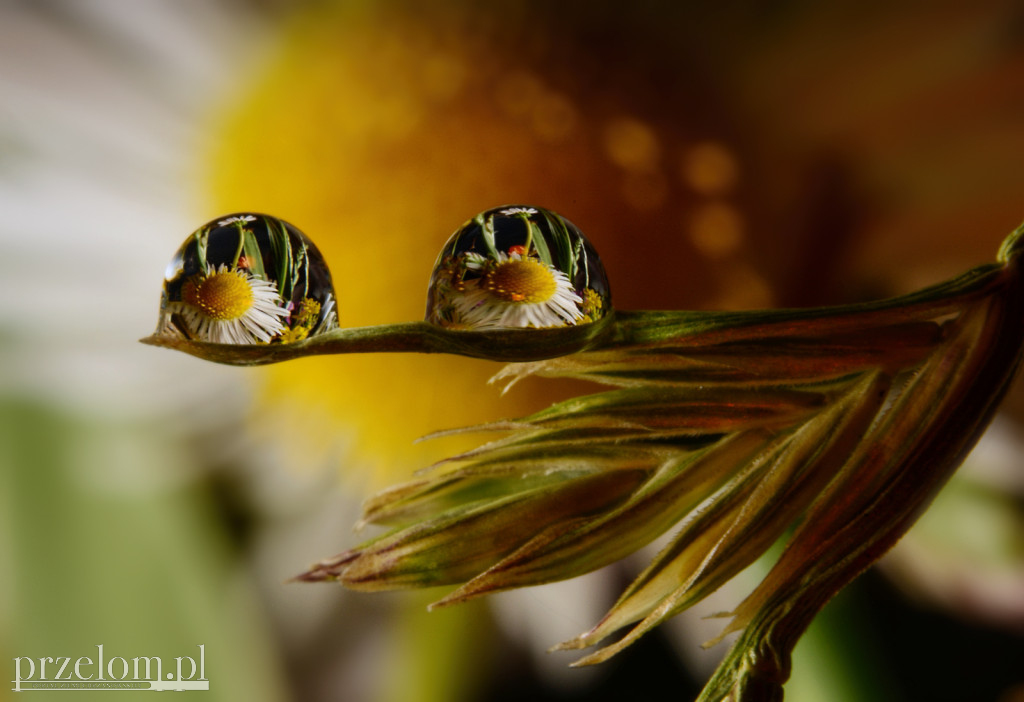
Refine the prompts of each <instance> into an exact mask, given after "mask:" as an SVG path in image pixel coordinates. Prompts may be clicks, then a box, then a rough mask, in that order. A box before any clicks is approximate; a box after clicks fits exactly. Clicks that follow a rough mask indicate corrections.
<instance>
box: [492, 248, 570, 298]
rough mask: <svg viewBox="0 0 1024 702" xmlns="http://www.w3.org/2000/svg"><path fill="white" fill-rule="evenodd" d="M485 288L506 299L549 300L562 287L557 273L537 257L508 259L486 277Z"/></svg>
mask: <svg viewBox="0 0 1024 702" xmlns="http://www.w3.org/2000/svg"><path fill="white" fill-rule="evenodd" d="M483 287H484V290H486V291H487V292H489V293H491V294H492V295H494V296H495V297H497V298H499V299H501V300H504V301H505V302H528V303H537V302H547V301H548V300H550V299H551V298H552V297H554V294H555V292H556V291H557V290H558V283H557V282H556V281H555V276H554V275H553V274H552V273H551V271H550V270H548V267H547V266H545V265H544V264H543V263H541V262H540V261H538V260H536V259H532V258H523V259H519V260H511V261H506V262H505V263H501V264H499V265H498V266H496V267H495V268H494V269H493V270H490V271H488V272H487V273H486V274H484V277H483Z"/></svg>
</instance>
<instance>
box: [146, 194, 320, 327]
mask: <svg viewBox="0 0 1024 702" xmlns="http://www.w3.org/2000/svg"><path fill="white" fill-rule="evenodd" d="M337 320H338V317H337V310H336V309H335V299H334V285H333V283H332V282H331V273H330V271H328V270H327V265H326V264H325V263H324V260H323V257H322V256H321V255H320V252H319V251H317V249H316V247H315V246H314V245H313V242H311V241H310V240H309V239H308V238H307V237H306V235H305V234H303V233H302V232H300V231H299V230H298V229H296V228H295V227H293V226H292V225H291V224H288V223H287V222H285V221H283V220H280V219H277V218H275V217H270V216H267V215H261V214H255V213H247V212H242V213H237V214H233V215H227V216H224V217H220V218H218V219H215V220H213V221H211V222H207V223H206V224H204V225H203V226H202V227H200V228H199V229H197V230H196V231H195V232H193V233H192V234H191V235H190V236H189V237H188V239H186V240H185V243H184V244H182V245H181V248H179V249H178V251H177V253H175V254H174V258H172V259H171V262H170V263H169V264H168V265H167V271H166V273H165V274H164V288H163V294H162V296H161V300H160V321H159V323H158V324H157V334H161V335H164V334H166V335H173V336H184V337H185V338H188V339H192V340H194V341H207V342H212V343H217V344H260V343H264V344H265V343H270V342H272V341H273V342H281V343H288V342H292V341H301V340H302V339H305V338H307V337H309V336H313V335H316V334H319V333H321V332H324V331H328V330H330V329H333V328H335V327H337V324H338V322H337Z"/></svg>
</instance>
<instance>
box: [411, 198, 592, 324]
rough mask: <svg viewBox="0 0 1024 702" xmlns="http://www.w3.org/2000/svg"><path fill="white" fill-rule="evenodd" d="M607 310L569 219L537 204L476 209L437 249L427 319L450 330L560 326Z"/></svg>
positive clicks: (585, 247)
mask: <svg viewBox="0 0 1024 702" xmlns="http://www.w3.org/2000/svg"><path fill="white" fill-rule="evenodd" d="M610 309H611V293H610V292H609V288H608V278H607V276H606V275H605V272H604V266H603V265H602V263H601V259H599V258H598V256H597V252H596V251H595V250H594V247H593V246H592V245H591V244H590V242H589V241H588V240H587V238H586V237H585V236H584V235H583V233H582V232H581V231H580V230H579V229H578V228H577V227H576V225H574V224H573V223H572V222H570V221H569V220H567V219H565V218H564V217H562V216H560V215H558V214H555V213H554V212H551V211H550V210H545V209H543V208H540V207H530V206H523V205H507V206H504V207H497V208H494V209H491V210H486V211H484V212H481V213H480V214H478V215H477V216H476V217H474V218H473V219H471V220H469V221H468V222H466V223H465V224H464V225H462V227H461V228H459V230H458V231H456V232H455V233H454V234H453V235H452V237H451V238H450V239H449V240H448V243H447V244H445V246H444V248H443V249H442V250H441V254H440V256H438V258H437V263H435V264H434V272H433V274H432V275H431V277H430V288H429V291H428V298H427V321H428V322H431V323H433V324H438V325H440V326H443V327H448V328H453V329H509V328H520V327H534V328H538V329H539V328H546V327H561V326H572V325H577V324H587V323H590V322H594V321H597V320H598V319H600V318H602V317H604V316H605V315H606V314H608V311H609V310H610Z"/></svg>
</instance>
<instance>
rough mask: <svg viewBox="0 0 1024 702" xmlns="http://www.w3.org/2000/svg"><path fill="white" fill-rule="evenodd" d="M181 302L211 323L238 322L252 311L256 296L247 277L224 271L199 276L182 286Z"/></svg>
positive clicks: (238, 272) (243, 274) (238, 273)
mask: <svg viewBox="0 0 1024 702" xmlns="http://www.w3.org/2000/svg"><path fill="white" fill-rule="evenodd" d="M181 299H182V300H183V301H184V302H185V303H186V304H189V305H192V306H193V307H195V308H197V309H199V310H200V311H202V313H203V314H205V315H206V316H207V317H209V318H211V319H219V320H222V321H227V320H230V319H238V318H239V317H241V316H242V315H244V314H245V313H246V312H248V311H249V308H250V307H252V302H253V296H252V288H251V287H250V286H249V281H248V280H246V278H245V273H242V272H240V271H220V272H217V273H213V274H211V275H209V276H195V277H194V278H191V279H189V280H187V281H186V282H185V284H184V285H182V286H181Z"/></svg>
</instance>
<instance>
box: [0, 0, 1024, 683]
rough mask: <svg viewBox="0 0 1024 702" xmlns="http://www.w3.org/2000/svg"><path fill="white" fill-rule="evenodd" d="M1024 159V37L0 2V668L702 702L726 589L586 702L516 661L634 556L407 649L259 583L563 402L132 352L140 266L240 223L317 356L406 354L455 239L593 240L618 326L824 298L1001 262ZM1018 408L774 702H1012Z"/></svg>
mask: <svg viewBox="0 0 1024 702" xmlns="http://www.w3.org/2000/svg"><path fill="white" fill-rule="evenodd" d="M1022 163H1024V5H1021V4H1020V3H1019V2H1009V1H1008V2H997V1H988V2H977V3H971V4H970V5H969V6H968V5H967V4H965V3H952V2H950V3H941V2H940V3H901V4H899V6H898V7H895V8H894V7H893V6H892V5H891V4H890V3H880V2H852V1H851V2H846V1H842V2H832V3H827V4H825V3H812V2H807V1H805V0H787V1H785V2H780V3H773V4H771V7H769V6H768V5H767V4H761V3H741V2H722V3H675V2H653V1H647V2H633V3H628V4H627V3H612V2H583V1H581V0H568V1H564V2H558V3H549V2H543V1H542V0H497V1H496V2H491V3H488V4H486V5H484V4H482V3H471V2H468V1H467V2H458V1H457V0H446V1H438V2H432V3H429V5H427V4H426V3H417V2H412V1H411V0H410V1H408V2H402V1H398V0H396V1H388V2H383V1H379V2H374V1H372V0H358V1H356V0H348V1H345V0H337V1H334V2H331V1H328V0H319V1H313V0H307V1H294V2H288V1H286V0H133V2H120V1H118V0H21V1H19V0H0V242H2V244H3V256H0V660H6V661H9V662H8V663H6V664H4V665H6V666H8V667H9V668H10V669H11V670H12V674H13V665H12V663H10V661H11V659H12V658H14V657H18V656H30V657H35V658H38V657H41V656H71V657H78V656H88V655H91V654H92V653H93V652H94V651H95V646H96V645H97V644H104V645H105V648H106V649H107V651H108V652H110V653H108V655H122V656H126V657H129V658H130V657H132V656H142V655H146V656H163V657H164V658H165V660H171V659H173V658H174V657H175V656H182V655H192V653H194V651H195V650H196V649H195V647H196V646H197V645H199V644H203V645H204V646H205V651H206V662H207V677H208V678H209V679H210V681H211V684H210V691H209V692H208V693H203V694H205V695H207V696H208V697H209V698H210V699H218V700H242V699H245V700H255V701H263V700H266V701H271V700H273V701H291V700H296V701H298V700H302V701H306V700H309V701H311V702H318V701H320V700H341V701H343V702H391V701H395V702H432V701H435V700H436V701H438V702H460V701H466V702H497V701H504V700H518V699H523V698H528V699H533V700H552V701H554V700H605V699H609V700H610V699H622V698H624V697H625V696H627V695H628V696H629V698H631V699H647V698H648V697H650V698H652V699H656V697H655V695H656V694H659V691H663V690H665V689H670V690H672V695H673V696H674V698H676V699H691V698H692V697H693V696H695V695H696V694H697V691H698V690H699V689H700V686H701V684H702V682H703V680H704V679H705V678H706V677H707V675H708V674H709V673H710V671H711V670H712V669H713V667H714V665H715V663H716V661H717V659H718V657H720V656H721V655H722V653H723V652H724V649H725V646H724V645H723V646H720V647H718V648H716V649H712V650H711V651H703V650H702V649H701V648H700V647H699V644H700V643H701V642H702V641H704V640H707V639H708V638H711V637H712V636H714V635H715V633H717V627H718V626H720V624H719V623H715V622H713V621H712V622H707V621H704V620H702V619H701V616H703V615H705V614H707V613H709V612H713V611H721V610H723V609H728V608H729V607H730V605H733V604H735V603H737V602H738V601H739V600H740V599H741V598H742V596H743V594H744V593H745V592H746V591H747V590H748V589H749V587H750V585H751V582H752V581H750V580H744V579H743V578H741V579H740V580H741V582H737V583H736V584H734V585H733V586H731V587H730V588H726V589H724V590H723V591H722V592H720V593H718V595H717V596H716V598H715V600H714V601H713V602H711V603H709V604H708V605H707V607H706V608H705V609H704V610H702V611H700V612H696V613H687V614H686V615H684V616H681V617H678V618H677V619H676V620H674V621H673V622H672V623H671V624H670V625H667V626H664V627H662V630H660V631H658V632H656V633H654V634H652V635H649V636H648V637H646V639H645V640H644V641H642V642H641V643H640V644H639V645H637V646H635V647H634V648H633V649H631V650H629V651H627V652H626V653H624V654H623V655H621V656H620V657H618V658H617V659H615V660H613V661H612V662H610V663H608V664H606V665H604V666H601V667H600V668H597V669H588V670H570V669H568V668H567V664H568V663H569V662H571V661H572V660H573V657H572V656H571V655H566V654H559V655H553V654H545V653H544V650H545V649H546V648H547V647H548V646H550V645H553V644H555V643H557V642H559V641H561V640H563V639H566V638H569V637H571V636H574V635H575V634H578V633H580V632H582V631H584V630H586V629H588V628H589V627H590V626H591V625H592V624H593V623H595V622H596V621H597V619H598V618H599V617H600V615H601V614H602V613H603V611H604V609H605V608H607V607H608V606H609V605H610V604H611V602H612V601H613V600H614V598H615V597H616V595H617V593H618V592H619V591H620V590H621V588H622V587H623V586H624V585H625V583H627V582H628V579H629V577H630V574H631V573H634V572H635V571H636V569H637V568H638V567H640V565H641V564H642V563H643V562H644V559H643V558H639V559H637V560H635V561H631V562H627V563H625V564H622V565H621V566H616V567H613V568H609V569H606V570H604V571H601V572H599V573H597V574H594V575H591V576H587V577H586V578H583V579H580V580H575V581H570V582H568V583H562V584H557V585H554V586H549V587H543V588H536V589H532V590H528V591H523V592H515V593H506V594H502V595H499V596H496V597H492V598H490V601H489V602H485V603H481V604H476V605H472V606H463V607H461V608H456V609H453V610H442V611H439V612H436V613H432V614H429V615H428V614H427V613H426V612H425V610H424V606H425V604H426V603H427V602H429V601H431V600H432V599H437V597H438V596H439V593H421V594H415V595H403V594H385V595H367V594H353V593H347V592H344V591H342V590H341V589H340V588H335V587H332V586H309V585H297V584H286V583H285V581H286V580H287V579H288V578H289V577H291V576H293V575H295V574H297V573H298V572H301V571H302V570H303V569H305V567H306V566H307V565H308V564H309V563H311V562H313V561H315V560H318V559H320V558H323V557H326V556H329V555H332V554H334V553H337V552H340V551H342V550H344V549H345V548H348V547H350V546H352V545H354V544H355V543H356V542H357V541H358V540H360V539H361V538H363V536H365V535H357V534H354V533H353V532H352V528H351V525H352V524H354V523H355V521H356V519H357V518H358V511H359V504H360V502H361V501H362V500H363V499H365V497H366V496H367V495H369V494H370V493H371V492H372V491H374V490H376V489H379V488H382V487H384V486H386V485H389V484H392V483H394V482H398V481H401V480H403V479H405V478H406V477H408V476H409V475H410V474H411V473H412V471H414V470H416V469H418V468H421V467H423V466H426V465H429V464H430V463H431V462H432V461H433V460H435V459H437V458H438V457H440V456H443V455H446V454H448V453H450V452H451V451H452V450H454V449H455V448H456V447H457V444H455V443H453V442H452V441H447V440H445V441H432V442H427V443H422V444H415V443H413V441H414V440H415V439H416V438H417V437H419V436H422V435H424V434H427V433H429V432H431V431H435V430H439V429H444V428H449V427H455V426H461V425H464V424H471V423H476V422H478V421H481V420H485V419H493V418H499V417H507V416H516V415H518V414H521V413H523V412H526V411H529V410H531V409H535V408H539V407H542V406H545V405H546V404H548V403H550V402H551V401H552V400H553V399H554V398H555V397H558V396H559V393H564V392H566V391H567V389H566V388H565V387H563V386H551V385H550V384H545V383H543V382H539V381H538V382H535V384H532V385H531V384H529V383H523V384H521V385H520V386H517V387H516V388H515V389H514V390H513V391H512V392H510V393H509V395H507V396H505V397H503V398H499V396H498V390H497V389H496V388H494V387H493V386H488V385H486V383H485V381H486V379H487V378H488V377H489V376H490V375H491V374H492V373H494V372H495V371H496V370H497V369H498V368H499V366H497V365H495V364H489V363H485V362H477V361H469V360H466V359H449V358H420V357H406V356H388V357H365V358H357V357H353V358H334V359H331V358H327V359H323V358H322V359H307V360H302V361H297V362H292V363H289V364H284V365H281V366H274V367H267V368H260V369H239V368H230V367H219V366H214V365H212V364H207V363H203V362H201V361H198V360H196V359H194V358H191V357H186V356H183V355H180V354H174V353H171V352H167V351H163V350H158V349H153V348H150V347H144V346H141V345H140V344H138V343H137V342H136V340H137V339H138V338H139V337H142V336H145V335H147V334H149V333H150V332H151V330H152V328H153V326H154V325H155V322H156V312H157V307H158V304H159V293H160V282H161V279H162V273H163V268H164V265H165V263H166V262H167V260H169V258H170V256H171V254H172V253H173V252H174V250H175V249H176V248H177V247H178V245H179V244H180V243H181V241H183V240H184V238H185V237H186V236H187V235H188V234H189V233H190V232H191V231H192V230H193V229H194V228H196V227H197V226H198V225H200V224H202V223H203V222H206V221H207V220H210V219H212V218H214V217H216V216H218V215H221V214H225V213H229V212H233V211H237V210H253V211H262V212H267V213H271V214H274V215H276V216H279V217H282V218H284V219H286V220H288V221H290V222H292V223H293V224H295V225H296V226H298V227H299V228H300V229H302V230H303V231H304V232H305V233H306V234H308V235H309V236H310V237H311V238H312V239H313V240H314V241H315V242H316V243H317V245H318V246H319V247H320V249H321V250H322V252H323V253H324V255H325V257H326V259H327V261H328V262H329V264H330V265H331V268H332V271H333V274H334V280H335V285H336V288H337V292H338V299H339V301H340V305H339V308H340V309H339V312H340V321H341V324H342V325H343V326H360V325H366V324H379V323H387V322H398V321H407V320H412V319H419V318H421V317H422V314H423V307H424V304H425V289H426V282H427V279H428V277H429V275H430V270H431V267H432V265H433V261H434V257H435V256H436V254H437V252H438V251H439V250H440V248H441V246H442V245H443V243H444V242H445V240H446V239H447V237H448V236H449V235H450V234H451V233H452V232H453V231H454V230H455V229H456V228H457V227H458V226H459V225H460V224H461V223H462V222H463V221H465V220H466V219H468V218H469V217H471V216H473V215H474V214H475V213H476V212H477V211H480V210H483V209H486V208H489V207H494V206H497V205H501V204H512V203H525V204H533V205H540V206H544V207H548V208H551V209H554V210H556V211H558V212H560V213H561V214H563V215H565V216H566V217H568V218H569V219H571V220H572V221H574V222H575V223H576V224H577V225H578V226H579V227H580V228H581V229H582V230H583V231H584V232H585V233H587V235H588V236H589V237H590V239H591V240H592V242H593V243H594V245H595V246H596V248H597V250H598V251H599V252H600V253H601V255H602V259H603V260H604V263H605V266H606V268H607V270H608V273H609V277H610V280H611V284H612V290H613V299H614V302H615V304H616V306H617V307H619V308H623V309H657V308H694V309H739V308H753V307H771V306H808V305H821V304H832V303H840V302H851V301H859V300H864V299H869V298H874V297H880V296H888V295H893V294H898V293H902V292H907V291H909V290H912V289H915V288H917V287H921V286H923V285H927V284H931V283H935V282H938V281H940V280H942V279H944V278H947V277H949V276H952V275H955V274H957V273H959V272H961V271H963V270H965V269H967V268H969V267H971V266H974V265H977V264H980V263H984V262H988V261H991V260H992V259H993V258H994V255H995V252H996V249H997V247H998V244H999V242H1000V241H1001V240H1002V238H1003V237H1004V236H1005V235H1006V234H1007V233H1008V232H1009V231H1010V230H1011V229H1012V228H1013V227H1015V226H1017V225H1018V224H1019V223H1020V222H1021V220H1022V219H1024V187H1022V185H1024V176H1022V174H1021V164H1022ZM1004 410H1005V411H1004V412H1003V414H1002V415H1001V416H1000V417H999V418H998V419H997V421H996V423H995V425H994V427H993V430H992V431H990V432H989V434H988V435H987V436H986V437H985V438H984V439H983V441H982V443H981V444H980V445H979V448H978V450H977V451H975V453H974V454H972V456H971V458H970V459H969V461H968V463H967V465H966V466H965V467H964V469H963V470H962V471H961V472H960V474H959V475H958V477H957V478H956V479H954V481H953V482H952V483H951V484H950V485H949V487H948V488H947V489H946V491H945V492H944V493H943V494H942V495H941V496H940V498H939V500H938V501H937V502H936V504H935V505H934V507H933V509H932V510H931V511H930V512H929V513H928V514H927V515H926V516H925V517H924V519H923V520H922V521H921V522H920V523H919V524H918V526H917V527H915V529H914V530H913V531H912V532H911V533H910V534H909V535H908V536H907V537H906V538H905V539H904V540H903V542H902V543H901V544H900V545H899V546H898V547H897V548H896V549H895V550H894V551H893V553H892V554H890V555H889V556H888V557H887V558H886V559H885V561H884V562H883V565H882V566H881V567H880V568H876V569H874V570H873V571H871V572H869V573H868V574H866V575H865V576H863V577H862V578H861V579H860V580H858V581H857V582H856V583H855V584H854V585H853V586H851V587H850V588H848V589H847V590H846V591H845V592H844V593H842V594H841V595H840V597H838V598H837V599H836V601H835V602H834V603H833V604H831V605H830V606H829V607H828V609H826V610H825V612H824V613H823V614H822V616H821V617H819V619H818V621H817V623H816V624H815V626H814V627H813V628H812V630H811V631H810V632H809V633H808V635H807V636H806V637H805V639H804V640H803V641H802V642H801V645H800V647H799V648H798V650H797V653H796V659H795V667H794V676H793V679H792V681H791V682H790V683H789V685H788V686H787V700H797V701H802V702H818V701H820V700H829V701H830V702H835V701H839V702H842V701H850V702H855V701H862V700H871V701H873V702H877V701H889V700H891V701H897V700H906V701H911V702H989V701H992V702H1021V700H1024V466H1022V459H1021V456H1022V455H1024V454H1022V448H1024V443H1022V439H1021V428H1020V422H1021V421H1022V419H1024V392H1022V389H1021V387H1020V384H1019V383H1018V385H1017V386H1016V387H1015V388H1014V389H1013V390H1012V391H1011V395H1010V397H1009V398H1008V400H1007V402H1006V403H1005V405H1004ZM754 570H755V571H756V567H755V569H754ZM749 575H750V576H751V577H752V578H756V576H757V573H756V572H752V573H750V574H749ZM35 694H38V695H40V696H42V697H46V696H47V695H52V694H53V693H46V692H39V693H35ZM124 694H126V695H128V696H132V695H136V694H137V693H124ZM6 695H12V696H13V695H14V693H11V692H8V691H7V690H3V691H0V699H5V696H6ZM33 699H35V698H33ZM119 699H120V698H119Z"/></svg>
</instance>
